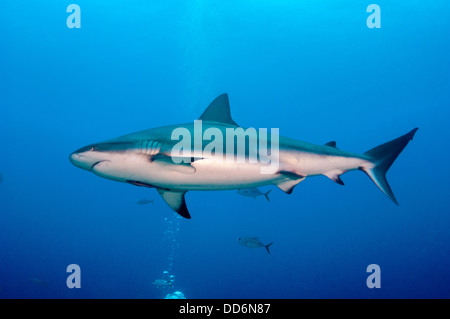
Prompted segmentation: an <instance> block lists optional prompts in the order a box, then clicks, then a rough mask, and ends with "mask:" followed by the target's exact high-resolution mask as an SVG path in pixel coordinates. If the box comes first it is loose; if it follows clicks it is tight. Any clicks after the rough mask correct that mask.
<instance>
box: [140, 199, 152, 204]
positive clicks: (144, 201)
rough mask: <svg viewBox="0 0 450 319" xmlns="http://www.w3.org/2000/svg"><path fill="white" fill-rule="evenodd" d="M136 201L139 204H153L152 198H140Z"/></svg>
mask: <svg viewBox="0 0 450 319" xmlns="http://www.w3.org/2000/svg"><path fill="white" fill-rule="evenodd" d="M137 203H138V204H139V205H147V204H153V199H141V200H139V201H138V202H137Z"/></svg>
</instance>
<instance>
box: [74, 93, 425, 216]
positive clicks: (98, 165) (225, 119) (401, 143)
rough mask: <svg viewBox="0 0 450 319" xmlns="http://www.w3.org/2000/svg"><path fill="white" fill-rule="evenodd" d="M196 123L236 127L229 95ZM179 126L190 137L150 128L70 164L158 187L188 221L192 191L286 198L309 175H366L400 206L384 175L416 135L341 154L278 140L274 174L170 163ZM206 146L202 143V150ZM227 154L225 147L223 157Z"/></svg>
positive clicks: (243, 166)
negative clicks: (272, 189) (260, 190)
mask: <svg viewBox="0 0 450 319" xmlns="http://www.w3.org/2000/svg"><path fill="white" fill-rule="evenodd" d="M200 120H202V134H203V133H204V132H205V130H207V129H208V128H218V129H219V130H221V131H222V132H224V134H223V136H226V134H225V130H226V129H227V128H238V127H239V126H238V125H237V124H236V123H235V122H234V121H233V119H232V117H231V112H230V106H229V100H228V95H227V94H222V95H220V96H218V97H217V98H216V99H215V100H214V101H213V102H212V103H211V104H210V105H209V106H208V108H207V109H206V110H205V111H204V113H203V114H202V116H201V117H200ZM180 127H181V128H185V129H187V130H188V131H189V132H191V133H193V132H194V124H193V123H188V124H179V125H171V126H164V127H159V128H153V129H149V130H145V131H141V132H137V133H132V134H128V135H125V136H121V137H118V138H116V139H112V140H108V141H105V142H101V143H96V144H91V145H88V146H85V147H83V148H81V149H79V150H77V151H75V152H73V153H72V154H71V155H70V157H69V159H70V161H71V162H72V163H73V164H74V165H75V166H77V167H79V168H82V169H85V170H87V171H90V172H93V173H94V174H96V175H98V176H101V177H104V178H108V179H111V180H115V181H119V182H125V183H130V184H133V185H136V186H141V187H149V188H156V189H157V191H158V192H159V194H160V195H161V196H162V198H163V199H164V200H165V201H166V203H167V204H168V205H169V206H170V207H171V208H172V209H173V210H174V211H176V212H177V213H179V214H180V215H181V216H183V217H185V218H190V214H189V212H188V210H187V207H186V202H185V198H184V197H185V193H186V192H187V191H190V190H195V191H212V190H232V189H235V190H236V189H242V188H250V187H259V186H265V185H276V186H278V187H279V188H280V189H281V190H283V191H284V192H286V193H287V194H290V193H292V191H293V189H294V187H295V186H296V185H297V184H298V183H300V182H301V181H303V180H304V179H305V178H306V177H309V176H315V175H325V176H327V177H329V178H330V179H331V180H333V181H335V182H336V183H338V184H341V185H343V182H342V180H341V178H340V175H342V174H343V173H345V172H348V171H352V170H362V171H363V172H365V173H366V174H367V175H368V176H369V177H370V178H371V179H372V181H373V182H374V183H375V184H376V185H377V186H378V188H379V189H380V190H381V191H382V192H383V193H384V194H386V195H387V196H388V197H389V198H390V199H391V200H392V201H393V202H394V203H396V204H398V203H397V200H396V199H395V196H394V194H393V192H392V190H391V188H390V186H389V184H388V182H387V180H386V176H385V174H386V172H387V170H388V169H389V167H390V166H391V164H392V163H393V162H394V160H395V159H396V158H397V156H398V155H399V154H400V153H401V151H402V150H403V149H404V148H405V147H406V145H407V144H408V142H409V141H410V140H412V138H413V136H414V134H415V133H416V131H417V128H415V129H413V130H412V131H410V132H409V133H407V134H405V135H403V136H401V137H399V138H397V139H395V140H392V141H390V142H387V143H385V144H382V145H380V146H378V147H375V148H373V149H371V150H369V151H367V152H365V153H363V154H357V153H351V152H347V151H343V150H340V149H338V148H337V147H336V143H335V142H329V143H327V144H325V145H315V144H310V143H306V142H302V141H298V140H294V139H291V138H287V137H282V136H279V137H278V138H279V158H278V163H277V165H278V169H277V171H276V172H274V173H272V174H261V167H263V166H264V165H266V166H267V165H268V164H267V163H263V162H262V161H260V160H259V159H258V161H257V162H256V163H250V162H248V161H247V162H244V163H239V162H236V161H229V160H228V159H227V160H224V161H222V162H220V163H219V162H217V161H216V160H214V159H213V158H208V157H200V158H194V157H192V158H190V159H189V160H187V159H183V160H184V161H183V162H181V163H179V164H177V163H178V162H179V161H174V158H173V157H171V154H172V148H173V147H174V145H175V144H177V143H178V142H179V140H172V138H171V136H172V133H173V131H174V130H175V129H177V128H180ZM242 134H245V133H242ZM192 136H194V134H192ZM202 136H203V135H202ZM268 136H269V137H268V140H270V137H272V138H273V135H272V136H271V135H270V134H268ZM244 138H245V137H244ZM258 139H259V133H258ZM205 144H207V143H205V141H203V145H202V147H204V146H205ZM268 144H270V143H268ZM192 145H194V143H192ZM223 145H226V143H224V144H223ZM194 146H195V145H194ZM268 148H269V147H268ZM215 151H216V152H217V151H218V150H215ZM226 151H227V150H226V148H225V146H224V149H223V155H224V154H225V153H226ZM217 155H221V154H215V156H217ZM224 158H225V157H224Z"/></svg>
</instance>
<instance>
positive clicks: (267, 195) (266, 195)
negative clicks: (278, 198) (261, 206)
mask: <svg viewBox="0 0 450 319" xmlns="http://www.w3.org/2000/svg"><path fill="white" fill-rule="evenodd" d="M271 191H272V190H271V189H270V190H269V191H268V192H267V193H265V194H264V196H265V197H266V199H267V201H268V202H270V199H269V193H270V192H271Z"/></svg>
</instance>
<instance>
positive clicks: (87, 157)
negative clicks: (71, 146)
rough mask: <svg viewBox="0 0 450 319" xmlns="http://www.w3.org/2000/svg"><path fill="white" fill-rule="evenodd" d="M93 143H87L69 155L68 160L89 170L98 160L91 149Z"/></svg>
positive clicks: (92, 148)
mask: <svg viewBox="0 0 450 319" xmlns="http://www.w3.org/2000/svg"><path fill="white" fill-rule="evenodd" d="M94 148H95V145H88V146H85V147H82V148H80V149H78V150H76V151H75V152H73V153H72V154H70V156H69V160H70V162H71V163H72V164H73V165H75V166H76V167H79V168H82V169H85V170H88V171H89V170H91V167H92V166H93V165H95V163H98V162H99V160H98V158H96V157H95V156H94V155H93V153H92V151H93V150H94Z"/></svg>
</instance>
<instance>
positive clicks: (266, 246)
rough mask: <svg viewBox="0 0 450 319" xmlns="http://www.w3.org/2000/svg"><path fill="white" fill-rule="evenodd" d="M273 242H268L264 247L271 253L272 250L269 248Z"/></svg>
mask: <svg viewBox="0 0 450 319" xmlns="http://www.w3.org/2000/svg"><path fill="white" fill-rule="evenodd" d="M272 244H273V242H271V243H270V244H267V245H265V246H264V247H265V248H266V250H267V253H268V254H269V255H270V250H269V246H270V245H272Z"/></svg>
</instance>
